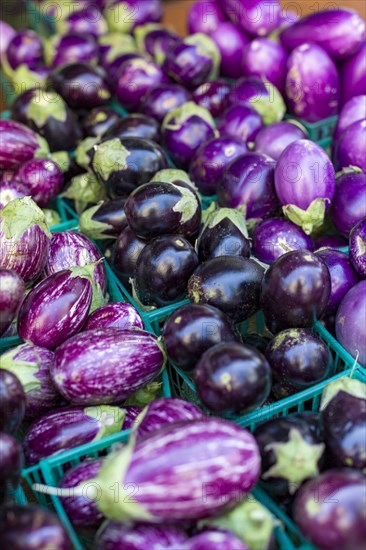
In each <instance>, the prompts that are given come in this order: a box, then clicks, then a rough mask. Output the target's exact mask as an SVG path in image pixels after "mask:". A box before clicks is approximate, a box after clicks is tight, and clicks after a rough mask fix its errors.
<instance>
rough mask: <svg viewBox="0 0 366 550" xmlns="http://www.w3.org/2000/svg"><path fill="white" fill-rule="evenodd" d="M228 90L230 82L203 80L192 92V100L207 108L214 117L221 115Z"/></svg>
mask: <svg viewBox="0 0 366 550" xmlns="http://www.w3.org/2000/svg"><path fill="white" fill-rule="evenodd" d="M229 92H230V84H228V82H226V80H213V81H211V82H204V83H203V84H201V85H200V86H198V88H196V89H195V90H194V91H193V92H192V97H193V101H195V102H196V103H197V105H200V106H201V107H204V108H205V109H207V110H208V111H209V112H210V113H211V115H212V116H213V117H214V118H217V117H218V116H220V115H222V113H223V112H224V110H225V99H226V96H227V95H228V93H229Z"/></svg>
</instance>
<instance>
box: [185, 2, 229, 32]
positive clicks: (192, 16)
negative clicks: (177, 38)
mask: <svg viewBox="0 0 366 550" xmlns="http://www.w3.org/2000/svg"><path fill="white" fill-rule="evenodd" d="M224 21H226V15H225V13H224V11H223V9H222V7H221V6H220V4H219V2H218V1H217V0H213V1H212V2H210V4H209V5H207V3H206V0H196V1H195V2H193V5H192V6H191V7H190V8H189V11H188V19H187V24H188V31H189V34H194V33H196V32H202V33H204V34H211V32H212V31H214V30H215V29H216V28H217V26H218V25H219V24H220V23H223V22H224Z"/></svg>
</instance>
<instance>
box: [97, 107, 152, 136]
mask: <svg viewBox="0 0 366 550" xmlns="http://www.w3.org/2000/svg"><path fill="white" fill-rule="evenodd" d="M103 137H104V138H105V139H113V138H125V137H137V138H143V139H150V140H151V141H155V142H156V143H158V142H159V141H160V127H159V124H158V122H157V121H156V120H155V119H154V118H152V117H149V116H147V115H143V114H140V113H133V114H131V115H128V116H126V117H124V118H121V120H119V121H118V122H116V123H115V124H114V125H113V126H112V127H111V128H109V130H108V131H107V132H106V133H105V134H104V135H103Z"/></svg>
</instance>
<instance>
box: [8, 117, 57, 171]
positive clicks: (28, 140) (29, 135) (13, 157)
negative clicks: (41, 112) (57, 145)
mask: <svg viewBox="0 0 366 550" xmlns="http://www.w3.org/2000/svg"><path fill="white" fill-rule="evenodd" d="M0 134H1V142H0V169H1V170H4V169H7V168H18V166H19V165H20V164H22V163H23V162H26V161H27V160H29V159H32V158H34V157H39V158H41V157H47V155H48V153H49V148H48V145H47V142H46V141H45V140H44V139H43V138H42V137H41V136H40V135H38V134H36V133H35V132H33V130H30V129H29V128H27V126H24V124H20V123H19V122H15V121H14V120H0Z"/></svg>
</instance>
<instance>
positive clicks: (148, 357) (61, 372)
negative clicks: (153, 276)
mask: <svg viewBox="0 0 366 550" xmlns="http://www.w3.org/2000/svg"><path fill="white" fill-rule="evenodd" d="M101 357H103V362H102V364H101ZM164 363H165V359H164V356H163V353H162V351H161V349H160V347H159V345H158V343H157V341H156V338H155V337H154V336H153V335H151V334H149V333H148V332H145V331H142V330H133V329H131V330H121V329H117V328H102V329H94V330H88V331H87V332H82V333H80V334H77V335H76V336H73V337H71V338H69V339H68V340H67V341H66V342H64V343H63V344H62V345H61V346H59V347H58V348H57V350H56V353H55V362H54V364H53V366H52V368H51V376H52V379H53V381H54V383H55V385H56V387H57V389H58V391H59V392H60V393H61V395H63V396H64V397H65V399H67V400H68V401H70V402H72V403H75V404H78V405H99V404H101V405H104V404H108V403H120V402H121V401H123V400H125V399H127V398H128V397H130V396H131V395H132V394H133V393H135V392H136V391H137V390H139V389H140V388H142V387H144V386H145V385H146V384H148V383H149V382H151V381H152V380H153V379H154V378H156V377H157V375H158V374H159V373H160V372H161V370H162V369H163V368H164ZM111 372H113V376H110V373H111ZM80 381H81V382H80Z"/></svg>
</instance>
